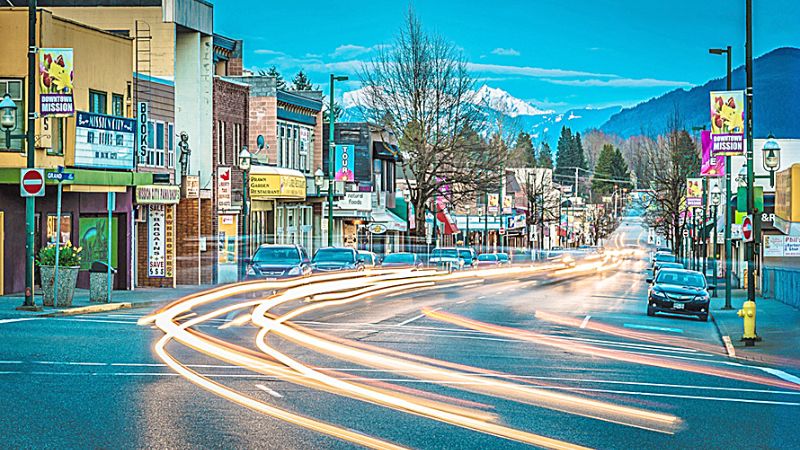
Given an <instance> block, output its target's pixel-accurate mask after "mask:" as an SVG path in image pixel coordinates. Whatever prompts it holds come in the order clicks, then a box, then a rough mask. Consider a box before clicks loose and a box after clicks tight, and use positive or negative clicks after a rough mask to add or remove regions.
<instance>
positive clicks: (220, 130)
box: [217, 120, 226, 166]
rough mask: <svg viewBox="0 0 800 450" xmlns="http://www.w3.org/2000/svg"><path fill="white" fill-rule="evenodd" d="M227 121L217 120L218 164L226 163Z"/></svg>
mask: <svg viewBox="0 0 800 450" xmlns="http://www.w3.org/2000/svg"><path fill="white" fill-rule="evenodd" d="M225 128H226V126H225V122H223V121H221V120H218V121H217V164H219V165H220V166H224V165H225Z"/></svg>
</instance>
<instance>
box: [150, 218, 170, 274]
mask: <svg viewBox="0 0 800 450" xmlns="http://www.w3.org/2000/svg"><path fill="white" fill-rule="evenodd" d="M164 209H165V206H164V205H150V206H148V217H147V276H148V277H150V278H164V276H165V274H166V244H165V242H166V236H165V232H166V230H165V222H166V217H165V213H164Z"/></svg>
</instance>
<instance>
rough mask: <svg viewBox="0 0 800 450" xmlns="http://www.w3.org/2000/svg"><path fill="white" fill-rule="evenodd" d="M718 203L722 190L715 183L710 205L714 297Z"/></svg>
mask: <svg viewBox="0 0 800 450" xmlns="http://www.w3.org/2000/svg"><path fill="white" fill-rule="evenodd" d="M720 203H722V191H721V190H720V188H719V185H718V184H715V185H714V186H713V187H712V188H711V206H712V207H713V208H714V213H713V214H712V216H713V217H714V237H713V239H714V243H713V246H712V248H713V250H712V254H713V255H714V258H713V261H714V268H713V271H714V292H713V293H712V295H713V296H714V297H716V296H717V289H716V287H717V208H719V205H720Z"/></svg>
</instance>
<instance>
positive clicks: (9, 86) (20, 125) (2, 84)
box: [0, 79, 26, 151]
mask: <svg viewBox="0 0 800 450" xmlns="http://www.w3.org/2000/svg"><path fill="white" fill-rule="evenodd" d="M23 92H24V90H23V89H22V80H9V79H0V97H3V96H4V95H5V94H8V95H9V96H10V97H11V100H14V103H16V105H17V122H16V126H15V127H14V129H13V130H12V132H13V133H14V134H25V118H26V114H25V111H26V109H25V99H23V98H22V93H23ZM0 137H1V138H0V148H5V146H6V140H5V137H2V136H0ZM24 145H25V142H24V140H23V139H12V140H11V147H10V148H9V150H20V151H21V150H22V149H23V148H24Z"/></svg>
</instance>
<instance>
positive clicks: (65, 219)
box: [47, 213, 72, 245]
mask: <svg viewBox="0 0 800 450" xmlns="http://www.w3.org/2000/svg"><path fill="white" fill-rule="evenodd" d="M57 217H58V216H57V215H55V214H48V215H47V244H48V245H51V244H55V243H56V235H57V231H58V219H57ZM71 241H72V214H69V213H67V214H61V240H60V241H59V244H61V245H63V244H66V243H67V242H71Z"/></svg>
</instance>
